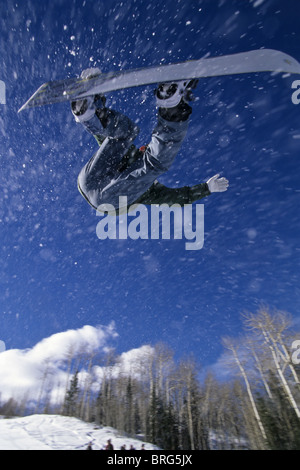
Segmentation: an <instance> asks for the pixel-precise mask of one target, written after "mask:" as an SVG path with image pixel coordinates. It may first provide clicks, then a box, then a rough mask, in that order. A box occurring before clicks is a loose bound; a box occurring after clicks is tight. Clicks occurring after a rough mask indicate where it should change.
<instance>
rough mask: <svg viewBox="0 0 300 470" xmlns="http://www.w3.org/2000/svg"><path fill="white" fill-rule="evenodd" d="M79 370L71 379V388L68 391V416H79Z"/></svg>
mask: <svg viewBox="0 0 300 470" xmlns="http://www.w3.org/2000/svg"><path fill="white" fill-rule="evenodd" d="M78 395H79V387H78V370H77V371H76V372H75V374H74V376H73V377H72V379H71V382H70V387H69V389H68V390H67V393H66V398H65V413H64V414H66V415H67V416H77V404H78Z"/></svg>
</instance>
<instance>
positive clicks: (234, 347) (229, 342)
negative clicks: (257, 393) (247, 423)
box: [223, 338, 267, 441]
mask: <svg viewBox="0 0 300 470" xmlns="http://www.w3.org/2000/svg"><path fill="white" fill-rule="evenodd" d="M223 345H224V346H225V347H226V348H227V349H229V350H230V351H231V352H232V355H233V357H234V360H235V362H236V364H237V366H238V368H239V370H240V372H241V375H242V377H243V379H244V382H245V385H246V390H247V393H248V397H249V400H250V403H251V407H252V410H253V413H254V416H255V419H256V422H257V424H258V427H259V429H260V432H261V435H262V437H263V439H264V440H265V441H266V439H267V436H266V432H265V429H264V426H263V423H262V420H261V418H260V415H259V413H258V409H257V406H256V403H255V400H254V397H253V393H252V390H251V386H250V382H249V380H248V377H247V374H246V370H245V368H244V366H243V363H242V361H241V360H240V358H239V356H238V348H237V345H236V344H234V341H233V340H232V339H230V338H224V339H223Z"/></svg>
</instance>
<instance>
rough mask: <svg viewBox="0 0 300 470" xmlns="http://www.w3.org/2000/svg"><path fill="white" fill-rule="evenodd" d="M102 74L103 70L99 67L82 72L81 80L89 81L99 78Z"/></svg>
mask: <svg viewBox="0 0 300 470" xmlns="http://www.w3.org/2000/svg"><path fill="white" fill-rule="evenodd" d="M100 74H101V70H100V69H99V68H98V67H94V68H89V69H85V70H83V71H82V72H81V75H80V78H84V79H86V80H87V79H88V78H93V77H97V75H100Z"/></svg>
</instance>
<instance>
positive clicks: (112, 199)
mask: <svg viewBox="0 0 300 470" xmlns="http://www.w3.org/2000/svg"><path fill="white" fill-rule="evenodd" d="M82 124H83V126H84V127H85V128H86V129H87V130H88V131H89V132H90V133H92V134H94V135H98V136H99V135H101V136H102V137H103V138H104V141H103V143H102V144H101V146H100V148H99V149H98V151H97V152H96V153H95V154H94V155H93V157H92V158H91V160H90V161H89V162H88V163H87V164H86V165H85V166H84V167H83V168H82V170H81V172H80V173H79V176H78V187H79V190H80V192H81V193H82V194H83V195H84V197H85V198H86V199H87V200H88V202H89V203H90V204H91V205H92V206H94V207H95V208H97V207H98V206H99V205H100V204H112V205H113V206H114V207H116V208H117V207H118V205H119V196H127V202H128V205H130V204H133V203H134V202H135V201H136V200H137V199H138V198H139V197H140V196H141V195H142V194H144V193H145V192H146V191H147V190H148V189H149V188H150V186H151V185H152V184H153V182H154V181H155V180H156V179H157V178H158V177H159V176H160V175H161V174H162V173H165V172H166V171H167V170H168V169H169V168H170V166H171V165H172V163H173V161H174V159H175V157H176V155H177V153H178V151H179V149H180V146H181V144H182V142H183V140H184V138H185V135H186V132H187V128H188V120H187V121H183V122H170V121H166V120H165V119H163V118H162V117H161V116H160V115H158V122H157V125H156V127H155V129H154V131H153V133H152V137H151V141H150V143H149V145H148V146H147V149H146V151H145V152H144V153H143V154H141V155H140V157H139V158H138V159H137V160H135V161H134V162H133V163H132V164H131V165H130V166H129V167H128V168H126V169H125V170H124V171H122V172H120V171H119V169H118V168H119V165H120V162H121V159H122V157H123V156H124V155H125V154H126V152H127V151H128V150H129V148H130V146H131V145H132V143H133V141H134V139H135V138H136V137H137V135H138V133H139V129H138V127H137V126H136V125H135V124H134V123H133V122H132V121H131V120H130V119H129V118H128V117H126V116H124V115H122V114H121V113H119V112H117V111H113V110H110V109H109V110H107V119H106V122H105V127H103V126H102V124H101V122H100V120H99V119H98V117H97V116H96V115H94V116H93V117H92V119H90V120H89V121H85V122H83V123H82Z"/></svg>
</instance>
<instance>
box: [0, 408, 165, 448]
mask: <svg viewBox="0 0 300 470" xmlns="http://www.w3.org/2000/svg"><path fill="white" fill-rule="evenodd" d="M108 439H111V442H112V444H113V446H114V449H115V450H119V449H120V448H121V446H123V445H126V449H129V448H130V446H131V445H132V446H133V447H134V448H135V449H136V450H140V448H141V445H142V444H145V449H146V450H151V449H157V447H156V446H154V445H152V444H149V443H145V442H142V441H140V440H137V439H132V438H129V437H125V436H122V435H121V434H120V433H118V431H116V430H115V429H112V428H109V427H103V428H101V427H98V426H95V425H94V424H91V423H85V422H83V421H80V420H79V419H76V418H70V417H66V416H58V415H32V416H26V417H24V418H10V419H0V450H85V449H86V448H87V446H88V444H89V443H92V448H93V450H101V449H104V447H105V445H106V442H107V440H108Z"/></svg>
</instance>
